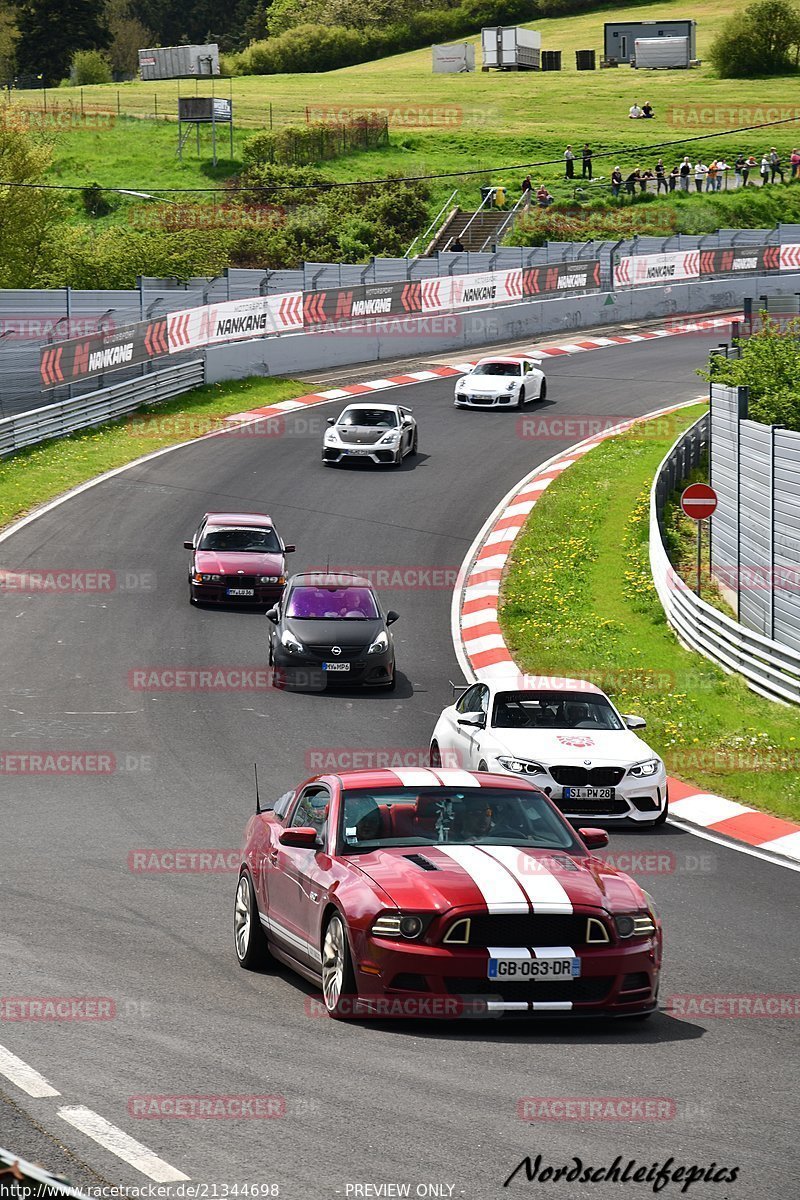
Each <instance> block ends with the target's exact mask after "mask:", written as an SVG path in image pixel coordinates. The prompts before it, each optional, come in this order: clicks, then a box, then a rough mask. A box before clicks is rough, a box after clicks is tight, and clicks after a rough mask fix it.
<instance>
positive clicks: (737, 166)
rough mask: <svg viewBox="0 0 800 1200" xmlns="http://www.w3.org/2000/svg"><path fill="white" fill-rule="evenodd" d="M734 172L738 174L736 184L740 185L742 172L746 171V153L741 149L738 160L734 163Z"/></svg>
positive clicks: (737, 156)
mask: <svg viewBox="0 0 800 1200" xmlns="http://www.w3.org/2000/svg"><path fill="white" fill-rule="evenodd" d="M733 170H734V174H735V175H736V186H737V187H740V186H741V183H742V172H743V171H744V155H743V154H742V152H741V150H740V151H739V153H738V154H737V155H736V161H735V162H734V164H733Z"/></svg>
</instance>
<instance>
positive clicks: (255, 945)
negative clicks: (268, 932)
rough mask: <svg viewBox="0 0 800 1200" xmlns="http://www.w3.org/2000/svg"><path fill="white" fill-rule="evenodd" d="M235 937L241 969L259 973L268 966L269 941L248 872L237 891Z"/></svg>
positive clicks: (234, 917) (234, 915)
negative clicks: (265, 934)
mask: <svg viewBox="0 0 800 1200" xmlns="http://www.w3.org/2000/svg"><path fill="white" fill-rule="evenodd" d="M233 936H234V941H235V944H236V957H237V958H238V960H239V966H240V967H244V969H245V970H246V971H257V970H259V968H260V967H263V966H264V965H265V964H266V962H267V959H268V958H269V949H268V947H267V939H266V937H265V936H264V930H263V929H262V927H261V918H260V917H259V915H258V904H257V903H256V895H255V891H254V890H253V884H252V881H251V879H250V876H249V875H248V873H247V871H243V872H242V874H241V876H240V878H239V886H238V887H237V889H236V904H235V905H234V909H233Z"/></svg>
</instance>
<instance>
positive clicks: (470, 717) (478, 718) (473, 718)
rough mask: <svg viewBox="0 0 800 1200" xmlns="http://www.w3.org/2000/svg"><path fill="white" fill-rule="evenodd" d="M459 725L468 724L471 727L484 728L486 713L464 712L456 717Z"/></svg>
mask: <svg viewBox="0 0 800 1200" xmlns="http://www.w3.org/2000/svg"><path fill="white" fill-rule="evenodd" d="M458 723H459V725H470V726H472V728H473V729H485V728H486V714H485V713H482V712H471V713H464V715H463V717H459V718H458Z"/></svg>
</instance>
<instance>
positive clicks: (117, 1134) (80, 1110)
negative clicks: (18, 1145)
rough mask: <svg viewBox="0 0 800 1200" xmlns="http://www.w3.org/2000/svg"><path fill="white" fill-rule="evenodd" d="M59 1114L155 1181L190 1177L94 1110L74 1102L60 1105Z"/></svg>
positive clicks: (172, 1180) (168, 1181)
mask: <svg viewBox="0 0 800 1200" xmlns="http://www.w3.org/2000/svg"><path fill="white" fill-rule="evenodd" d="M58 1115H59V1116H60V1117H61V1119H62V1120H64V1121H66V1122H67V1123H68V1124H69V1125H72V1126H73V1127H74V1128H75V1129H79V1130H80V1132H81V1133H85V1134H86V1136H87V1137H90V1138H91V1139H92V1141H95V1142H97V1143H98V1145H100V1146H103V1147H104V1148H105V1149H106V1150H109V1151H110V1152H111V1153H112V1154H116V1156H117V1158H121V1159H122V1161H123V1162H126V1163H128V1164H129V1165H130V1166H132V1167H135V1168H136V1170H137V1171H141V1173H142V1174H143V1175H146V1176H147V1178H148V1179H152V1180H153V1182H154V1183H177V1182H178V1181H179V1180H181V1179H189V1178H190V1177H189V1176H188V1175H184V1173H183V1171H179V1170H178V1169H177V1168H176V1167H171V1166H170V1165H169V1163H168V1162H164V1159H163V1158H159V1157H158V1155H157V1154H154V1153H153V1151H152V1150H148V1149H147V1146H143V1145H142V1143H141V1142H137V1140H136V1138H132V1137H131V1136H130V1135H129V1134H127V1133H123V1131H122V1130H121V1129H118V1128H117V1126H116V1125H112V1124H111V1122H110V1121H107V1120H106V1119H105V1117H101V1116H100V1114H99V1113H96V1112H93V1111H92V1109H91V1108H85V1107H84V1105H82V1104H77V1105H74V1106H72V1107H64V1108H59V1110H58Z"/></svg>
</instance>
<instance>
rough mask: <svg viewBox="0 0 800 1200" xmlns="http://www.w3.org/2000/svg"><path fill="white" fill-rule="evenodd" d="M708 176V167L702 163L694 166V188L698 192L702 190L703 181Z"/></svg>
mask: <svg viewBox="0 0 800 1200" xmlns="http://www.w3.org/2000/svg"><path fill="white" fill-rule="evenodd" d="M706 175H708V167H707V166H706V164H705V163H704V162H696V163H695V164H694V186H695V189H696V190H697V191H698V192H702V190H703V180H704V179H705V177H706Z"/></svg>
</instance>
